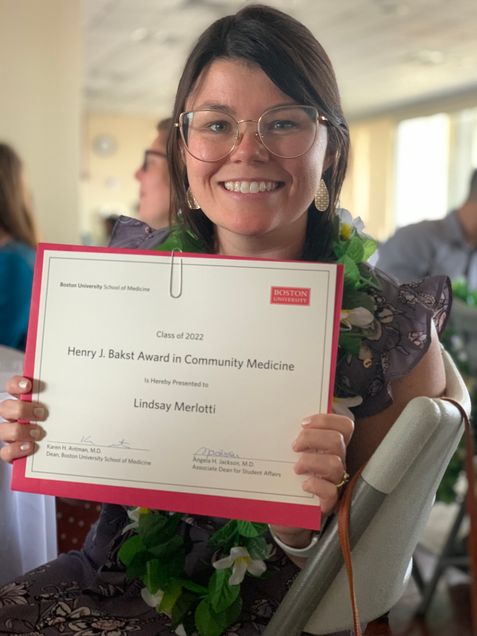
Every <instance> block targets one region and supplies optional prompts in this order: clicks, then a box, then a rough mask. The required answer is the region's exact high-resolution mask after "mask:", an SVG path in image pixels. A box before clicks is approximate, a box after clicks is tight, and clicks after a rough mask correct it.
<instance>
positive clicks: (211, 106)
mask: <svg viewBox="0 0 477 636" xmlns="http://www.w3.org/2000/svg"><path fill="white" fill-rule="evenodd" d="M194 110H221V111H223V112H225V113H229V114H231V115H233V114H234V113H235V111H234V109H233V108H230V106H226V105H225V104H220V103H218V102H204V103H203V104H200V105H197V104H196V105H195V107H194Z"/></svg>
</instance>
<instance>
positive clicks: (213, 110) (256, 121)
mask: <svg viewBox="0 0 477 636" xmlns="http://www.w3.org/2000/svg"><path fill="white" fill-rule="evenodd" d="M290 107H292V108H294V107H297V108H306V109H313V110H314V111H315V113H316V119H315V122H316V128H315V135H314V137H313V141H312V142H311V144H310V146H309V147H308V148H307V149H306V150H305V151H304V152H300V153H299V154H298V155H291V156H289V155H279V154H278V153H276V152H273V150H270V148H269V147H268V146H267V144H266V143H265V141H264V140H263V137H262V135H261V133H260V122H261V121H262V119H263V117H265V116H266V115H268V114H270V113H273V112H274V111H276V110H283V109H285V108H290ZM194 112H211V113H223V114H225V115H227V117H230V118H231V119H233V121H234V122H235V123H236V133H235V141H234V143H233V146H232V148H231V149H230V150H229V151H228V152H226V153H225V154H224V155H222V156H221V157H219V158H218V159H202V158H201V157H197V156H196V155H194V154H193V153H192V152H191V151H190V149H189V147H188V145H187V142H186V140H185V136H184V132H183V123H184V118H185V117H186V115H188V114H189V113H194ZM246 123H254V124H257V130H256V131H255V137H256V138H257V139H258V140H259V141H260V143H261V144H262V146H263V147H264V148H265V150H266V151H267V152H269V153H270V154H272V155H273V156H274V157H280V159H296V158H297V157H302V156H303V155H305V154H306V153H307V152H308V151H309V150H310V148H311V147H312V146H313V144H314V143H315V140H316V136H317V134H318V128H319V124H325V125H328V124H329V119H328V117H326V116H325V115H321V114H320V112H319V111H318V109H317V108H316V107H315V106H312V105H311V104H289V105H288V104H287V105H283V106H273V107H272V108H268V109H267V110H265V111H263V113H262V114H261V115H260V117H259V118H258V119H239V120H237V119H235V117H234V116H233V115H231V114H230V113H227V112H226V111H223V110H220V109H218V108H199V109H197V111H193V110H186V111H183V112H182V113H181V114H180V115H179V121H177V122H175V123H174V127H175V128H178V129H179V133H180V136H181V139H182V141H183V143H184V147H185V149H186V150H187V152H188V153H189V154H190V156H191V157H194V159H197V160H198V161H203V162H205V163H216V162H217V161H222V160H223V159H225V157H228V156H229V155H230V154H232V152H234V150H235V149H236V148H237V147H238V146H239V145H240V142H241V141H242V137H243V134H242V135H241V134H240V128H239V126H240V124H246Z"/></svg>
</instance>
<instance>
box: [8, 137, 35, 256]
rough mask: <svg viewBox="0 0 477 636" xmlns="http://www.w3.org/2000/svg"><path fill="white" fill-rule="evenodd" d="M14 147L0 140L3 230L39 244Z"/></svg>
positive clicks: (18, 158) (27, 241)
mask: <svg viewBox="0 0 477 636" xmlns="http://www.w3.org/2000/svg"><path fill="white" fill-rule="evenodd" d="M22 172H23V168H22V162H21V160H20V157H19V156H18V155H17V153H16V152H15V150H14V149H13V148H12V147H11V146H9V145H8V144H5V143H0V230H2V231H3V232H4V233H5V234H7V235H8V236H10V237H11V238H12V239H14V240H16V241H21V242H22V243H26V245H29V246H30V247H36V245H37V242H38V240H37V235H36V229H35V225H34V222H33V217H32V214H31V210H30V206H29V203H28V201H27V194H26V191H25V185H24V182H23V174H22Z"/></svg>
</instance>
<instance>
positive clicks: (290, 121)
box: [175, 104, 328, 162]
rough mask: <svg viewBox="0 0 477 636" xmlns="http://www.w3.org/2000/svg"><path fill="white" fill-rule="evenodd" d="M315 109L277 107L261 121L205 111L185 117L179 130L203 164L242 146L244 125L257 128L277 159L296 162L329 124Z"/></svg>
mask: <svg viewBox="0 0 477 636" xmlns="http://www.w3.org/2000/svg"><path fill="white" fill-rule="evenodd" d="M327 121H328V119H327V118H326V117H325V116H324V115H320V114H319V113H318V111H317V110H316V108H315V107H314V106H299V105H294V104H292V105H290V106H277V107H275V108H270V109H269V110H266V111H265V112H264V113H262V115H260V117H259V118H258V120H255V119H241V120H240V121H237V120H236V119H235V118H234V117H232V115H229V114H228V113H226V112H224V111H221V110H217V109H215V110H214V109H203V110H192V111H188V112H184V113H181V114H180V116H179V122H178V123H176V124H175V126H176V127H177V128H179V130H180V133H181V137H182V140H183V142H184V144H185V147H186V149H187V151H188V152H189V153H190V154H191V155H192V156H193V157H195V158H196V159H199V160H200V161H208V162H214V161H220V160H221V159H224V158H225V157H226V156H227V155H229V154H230V153H231V152H232V151H233V150H235V148H236V147H237V146H238V145H239V144H240V142H241V140H242V136H243V133H240V124H247V123H253V124H256V125H257V130H256V132H255V135H256V137H257V139H259V140H260V142H261V143H262V144H263V146H264V147H265V148H266V149H267V150H268V151H269V152H271V153H272V154H273V155H275V156H277V157H282V158H284V159H293V158H294V157H300V156H301V155H304V154H305V153H306V152H308V150H310V148H311V147H312V145H313V143H314V141H315V139H316V133H317V130H318V124H319V123H320V122H324V123H325V122H327Z"/></svg>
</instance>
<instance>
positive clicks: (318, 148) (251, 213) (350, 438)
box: [0, 6, 447, 636]
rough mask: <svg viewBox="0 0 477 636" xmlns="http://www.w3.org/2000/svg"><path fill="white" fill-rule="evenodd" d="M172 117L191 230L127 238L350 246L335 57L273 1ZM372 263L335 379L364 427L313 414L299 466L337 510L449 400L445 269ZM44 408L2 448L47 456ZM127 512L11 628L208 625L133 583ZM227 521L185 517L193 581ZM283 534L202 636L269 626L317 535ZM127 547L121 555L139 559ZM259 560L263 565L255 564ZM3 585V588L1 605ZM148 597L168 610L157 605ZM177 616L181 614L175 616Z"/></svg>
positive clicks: (46, 584) (185, 83)
mask: <svg viewBox="0 0 477 636" xmlns="http://www.w3.org/2000/svg"><path fill="white" fill-rule="evenodd" d="M173 117H174V122H176V123H177V126H176V127H177V129H178V134H177V135H176V136H174V135H172V136H171V137H170V140H169V145H168V152H169V155H170V165H171V178H172V193H173V196H172V201H171V209H172V210H181V214H180V215H179V218H178V220H177V223H178V228H177V229H176V230H173V231H172V233H171V234H169V233H168V231H167V230H158V231H155V232H154V231H151V228H149V227H147V226H144V224H142V223H141V222H139V221H135V220H128V219H121V220H120V222H119V223H118V224H117V226H116V229H115V232H114V234H113V239H112V243H113V245H116V246H118V247H138V248H144V249H150V248H154V247H157V246H159V248H160V249H169V248H170V246H171V244H175V245H177V244H178V243H179V245H181V244H182V245H186V247H189V246H190V243H188V244H186V243H187V241H189V240H190V236H191V234H192V235H193V239H192V240H193V244H194V245H195V246H196V247H197V249H198V250H202V251H207V252H215V253H219V254H223V255H230V256H245V257H247V256H250V257H265V258H273V259H304V260H331V259H335V258H336V257H337V255H336V253H335V252H334V248H333V238H332V237H333V228H334V227H335V224H334V222H333V217H334V214H335V209H336V204H337V200H338V196H339V191H340V188H341V184H342V181H343V178H344V174H345V169H346V162H347V156H348V144H349V142H348V128H347V125H346V122H345V120H344V117H343V114H342V111H341V106H340V101H339V94H338V89H337V86H336V81H335V77H334V73H333V70H332V68H331V64H330V62H329V60H328V57H327V56H326V54H325V52H324V51H323V49H322V48H321V46H320V45H319V44H318V42H317V41H316V40H315V38H314V37H313V36H312V34H311V33H310V32H309V31H308V30H307V29H306V28H305V27H304V26H303V25H301V24H300V23H298V22H296V21H295V20H294V19H292V18H290V17H289V16H287V15H285V14H283V13H281V12H280V11H277V10H275V9H272V8H269V7H261V6H249V7H247V8H245V9H243V10H241V11H239V12H238V13H237V14H236V15H234V16H229V17H227V18H223V19H221V20H218V21H217V22H215V23H214V24H212V25H211V27H209V29H207V30H206V31H205V32H204V34H203V35H202V36H201V38H200V39H199V41H198V43H197V44H196V46H195V48H194V50H193V51H192V53H191V56H190V57H189V59H188V61H187V63H186V66H185V71H184V73H183V75H182V78H181V80H180V83H179V88H178V92H177V98H176V103H175V107H174V115H173ZM319 210H322V211H321V212H320V211H319ZM189 251H190V249H189ZM357 271H358V269H356V272H357ZM359 271H360V272H361V274H359V276H361V278H360V280H361V279H362V281H368V283H366V284H367V287H366V286H365V287H366V294H367V295H368V296H369V298H368V300H369V303H368V304H369V306H370V307H372V308H373V310H374V316H371V319H372V321H371V323H370V326H369V329H368V331H367V337H366V339H364V340H363V343H362V346H361V348H360V351H359V354H355V355H351V354H347V355H343V356H342V357H341V359H340V362H339V368H338V381H337V387H336V391H337V393H338V394H339V395H340V396H341V397H350V396H352V400H351V402H353V403H354V404H357V405H359V406H357V407H356V409H355V415H356V418H357V421H356V427H355V431H354V434H353V429H354V422H353V419H352V417H348V416H346V415H339V414H336V413H334V414H315V415H312V416H309V414H306V413H304V416H307V417H305V419H304V420H303V423H302V431H301V433H300V434H299V435H298V437H297V439H296V440H295V442H294V445H293V448H294V450H295V451H296V452H297V462H296V464H295V467H294V470H295V471H296V472H297V473H299V474H303V475H304V481H303V488H304V490H306V491H307V492H311V493H314V494H316V495H318V496H319V497H320V501H321V507H322V511H323V513H324V514H325V515H326V514H331V513H332V512H333V511H334V509H335V507H336V504H337V501H338V497H339V492H340V488H341V486H342V485H343V483H344V482H345V481H346V480H347V477H348V472H349V473H352V472H354V471H355V470H356V469H357V467H359V466H360V465H361V464H362V463H363V462H364V461H365V460H366V458H367V457H369V455H370V453H372V451H373V449H374V448H375V447H376V445H377V444H378V443H379V441H380V440H381V439H382V437H383V436H384V435H385V434H386V431H387V430H388V429H389V427H390V426H391V425H392V423H393V421H394V420H395V419H396V417H397V416H398V414H399V413H400V412H401V410H402V409H403V407H404V406H405V404H406V403H407V402H408V401H409V400H410V399H412V398H413V397H414V396H416V395H429V396H437V395H440V394H442V392H443V391H444V389H445V377H444V371H443V366H442V362H441V356H440V349H439V344H438V340H437V336H436V329H435V327H434V326H433V324H432V316H433V314H434V312H435V307H438V308H440V310H441V314H443V313H445V310H446V300H445V292H446V289H447V288H446V281H445V280H444V279H441V278H438V279H432V280H430V281H428V282H426V283H423V284H422V285H420V286H419V285H416V286H413V287H406V288H401V289H400V288H398V287H396V286H395V285H394V283H393V282H391V281H389V280H388V279H387V278H385V277H384V276H382V275H379V274H376V275H372V274H371V272H370V270H367V269H366V268H365V267H364V266H363V267H362V269H361V270H359ZM370 281H372V282H370ZM363 285H365V283H364V282H363ZM443 297H444V300H442V298H443ZM421 301H425V303H426V304H423V302H421ZM366 302H367V301H366ZM358 314H359V315H360V316H363V315H364V314H363V311H361V312H358ZM368 314H369V315H371V314H370V312H369V310H368ZM353 315H354V316H356V315H357V314H352V313H348V314H347V318H346V320H348V323H350V328H352V322H353ZM340 344H341V341H340ZM29 388H30V381H29V380H27V379H25V378H20V377H16V378H12V379H11V381H10V382H9V387H8V389H9V391H10V392H11V393H12V394H14V395H19V394H21V393H23V392H27V391H28V390H29ZM37 408H40V409H42V407H41V405H39V404H35V403H34V404H29V403H27V402H15V401H9V402H6V403H5V404H4V405H3V406H1V407H0V413H3V414H4V415H5V416H7V417H8V419H9V420H10V423H8V424H5V425H4V427H3V430H2V431H1V433H0V435H1V437H2V438H3V439H4V440H5V441H8V442H10V443H9V444H8V445H7V446H5V448H4V449H2V451H1V452H0V454H1V456H2V458H3V459H5V460H12V459H14V458H16V457H21V456H24V455H26V454H29V453H31V452H33V451H34V445H35V444H34V441H33V440H32V438H31V435H32V434H36V435H41V434H42V432H41V431H42V429H40V428H39V426H38V425H37V424H30V425H27V426H23V427H20V426H19V425H18V424H17V420H18V419H27V420H33V419H36V420H42V419H44V418H45V417H46V413H45V412H44V410H43V413H42V412H41V410H40V413H39V415H38V414H37V415H36V416H34V415H33V412H34V409H37ZM33 437H34V435H33ZM139 512H140V511H139ZM139 512H138V511H136V517H134V515H131V516H132V517H133V518H135V521H134V522H133V524H131V525H133V526H134V525H137V516H138V514H139ZM165 519H167V517H165ZM127 522H128V519H127V515H126V513H125V512H124V511H123V510H122V509H121V508H120V507H118V506H105V507H104V508H103V514H102V518H101V520H100V522H99V525H98V526H97V527H96V528H95V529H94V531H92V532H91V533H90V535H89V537H88V540H87V544H86V546H85V550H84V551H82V552H76V553H69V554H68V555H62V556H61V557H60V558H59V559H58V560H57V561H55V562H53V563H52V564H49V565H47V566H45V568H44V569H43V570H39V571H37V572H36V573H33V574H30V575H27V576H26V577H25V578H23V579H20V580H19V581H17V582H16V583H15V584H12V585H13V587H12V588H11V595H12V596H13V594H16V595H17V596H16V598H21V599H22V601H21V603H22V604H21V605H18V607H10V608H6V609H4V610H3V612H2V610H0V631H1V630H2V629H4V630H5V629H6V628H8V629H10V632H9V633H24V632H26V631H27V630H28V629H30V630H35V629H36V630H40V631H41V633H42V634H47V635H50V634H51V635H53V634H59V633H63V634H68V633H73V632H74V633H78V631H80V630H81V629H84V630H86V629H87V628H89V629H91V630H93V623H94V622H95V621H96V623H95V624H96V625H99V624H100V623H101V625H103V632H100V631H97V632H93V631H88V632H87V631H84V633H85V634H86V633H88V634H89V633H106V631H107V630H106V627H104V626H108V625H109V626H114V628H115V629H116V630H117V631H116V632H115V633H118V634H126V633H127V632H129V631H141V633H143V634H151V635H152V634H173V633H174V630H175V628H176V626H177V625H178V632H177V633H187V634H191V633H192V632H193V630H194V620H195V628H197V627H198V626H197V622H200V620H201V618H204V616H203V615H202V617H201V616H199V617H198V616H197V614H196V615H195V617H194V615H192V616H191V615H190V614H188V613H187V611H186V610H184V611H183V612H182V614H180V616H182V617H183V618H182V619H181V620H175V619H174V617H175V618H176V619H177V613H176V614H174V612H175V611H176V612H178V611H179V608H178V603H177V604H176V599H177V598H178V596H177V595H179V594H180V599H181V602H184V603H186V602H187V599H190V594H189V595H188V594H182V591H183V590H182V588H181V590H180V591H178V590H176V592H177V595H176V596H174V594H172V592H171V590H169V593H168V595H167V596H166V597H164V595H163V593H162V591H161V589H157V588H158V587H159V588H160V585H156V586H154V585H151V587H152V588H153V589H152V590H151V589H150V590H149V591H146V592H145V591H144V590H143V592H142V597H143V599H144V600H145V601H146V603H144V602H143V600H142V599H141V597H140V595H139V590H140V588H141V587H142V584H141V583H140V582H139V581H137V580H133V581H129V582H127V581H125V577H124V570H123V568H121V566H120V564H119V563H118V558H117V557H118V549H120V550H121V546H124V545H125V543H124V535H122V534H121V533H122V530H123V528H124V526H125V524H126V523H127ZM217 525H218V526H219V527H220V523H218V522H217V520H211V519H205V518H194V519H191V518H187V519H186V520H185V521H183V522H181V524H180V526H178V530H177V532H176V533H175V534H177V535H184V536H186V538H187V541H188V543H187V546H188V552H187V564H186V565H187V575H188V576H190V577H192V574H191V573H192V572H193V571H195V569H200V568H201V567H203V565H204V563H206V562H208V561H209V560H210V558H211V552H213V545H212V546H211V545H208V544H207V541H208V537H209V536H210V533H211V532H213V531H214V530H216V528H217ZM271 530H272V533H273V534H272V536H273V540H274V541H275V544H276V545H277V546H278V547H277V548H276V551H275V554H274V556H273V557H272V558H271V559H268V560H267V567H268V568H269V570H270V575H269V576H268V577H262V578H255V577H253V576H249V577H246V578H245V580H244V584H243V586H242V589H241V595H242V602H243V607H242V611H241V612H240V613H236V614H235V613H234V612H235V609H236V607H235V606H234V607H233V608H232V609H233V610H234V612H232V613H234V616H233V617H232V619H231V620H229V619H230V616H225V617H224V616H222V614H224V612H222V614H221V613H220V612H219V610H217V612H216V613H215V614H214V612H212V611H209V610H210V608H209V609H207V608H206V609H207V611H206V619H207V620H206V622H207V621H213V620H216V627H217V624H218V627H217V630H218V631H210V632H207V631H206V630H207V628H206V627H204V625H203V624H202V627H201V630H202V631H201V633H230V634H241V635H242V636H244V635H247V636H252V635H255V634H260V633H261V632H262V631H263V626H264V625H265V624H266V623H267V621H268V619H269V617H270V615H271V613H272V612H273V611H274V608H275V607H276V606H277V604H278V603H279V601H280V599H281V598H282V597H283V595H284V594H285V592H286V589H287V586H288V585H289V583H290V581H291V579H292V578H293V576H294V575H296V573H297V571H298V568H299V567H300V566H301V565H302V564H303V562H304V560H305V559H306V556H307V554H308V553H309V549H310V545H313V543H314V541H315V539H314V537H313V536H312V533H311V532H310V531H308V530H304V529H300V528H290V527H284V526H280V527H276V526H275V527H272V528H271ZM174 540H175V538H174ZM269 540H271V539H270V537H269ZM125 552H127V550H123V551H122V552H120V557H122V559H123V560H125V561H130V559H128V557H127V555H126V554H125ZM226 560H227V559H224V561H226ZM245 560H246V559H245ZM242 561H244V559H242ZM248 564H249V565H252V564H251V563H250V559H249V560H248ZM222 565H223V561H222V563H221V565H220V566H219V564H218V563H217V562H216V563H215V566H216V567H217V568H219V569H220V567H222ZM255 565H256V564H255ZM242 566H243V563H242ZM98 568H100V571H99V572H98V571H97V570H98ZM251 569H252V570H253V568H251ZM234 571H235V570H234ZM156 574H157V576H158V577H159V579H160V578H161V576H164V573H163V572H161V571H159V572H156ZM235 589H236V587H235V588H234V590H235ZM155 590H157V591H155ZM190 590H191V592H192V591H193V590H192V586H190ZM3 593H4V594H5V591H4V592H3ZM1 595H2V591H1V590H0V602H1ZM147 604H150V605H151V606H152V607H155V606H157V607H158V609H159V613H157V612H156V611H155V610H152V609H151V608H148V606H147ZM229 609H230V608H229ZM239 609H240V608H239ZM165 612H166V613H168V614H171V615H172V619H173V621H174V625H173V626H171V622H170V619H169V617H168V616H167V615H166V613H165ZM199 614H200V612H199ZM219 614H220V616H219ZM25 617H28V619H27V618H25ZM221 620H223V622H222V624H220V621H221ZM217 621H218V623H217ZM231 623H233V625H231ZM97 629H98V630H99V627H97ZM108 629H109V628H108ZM111 629H112V627H111Z"/></svg>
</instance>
